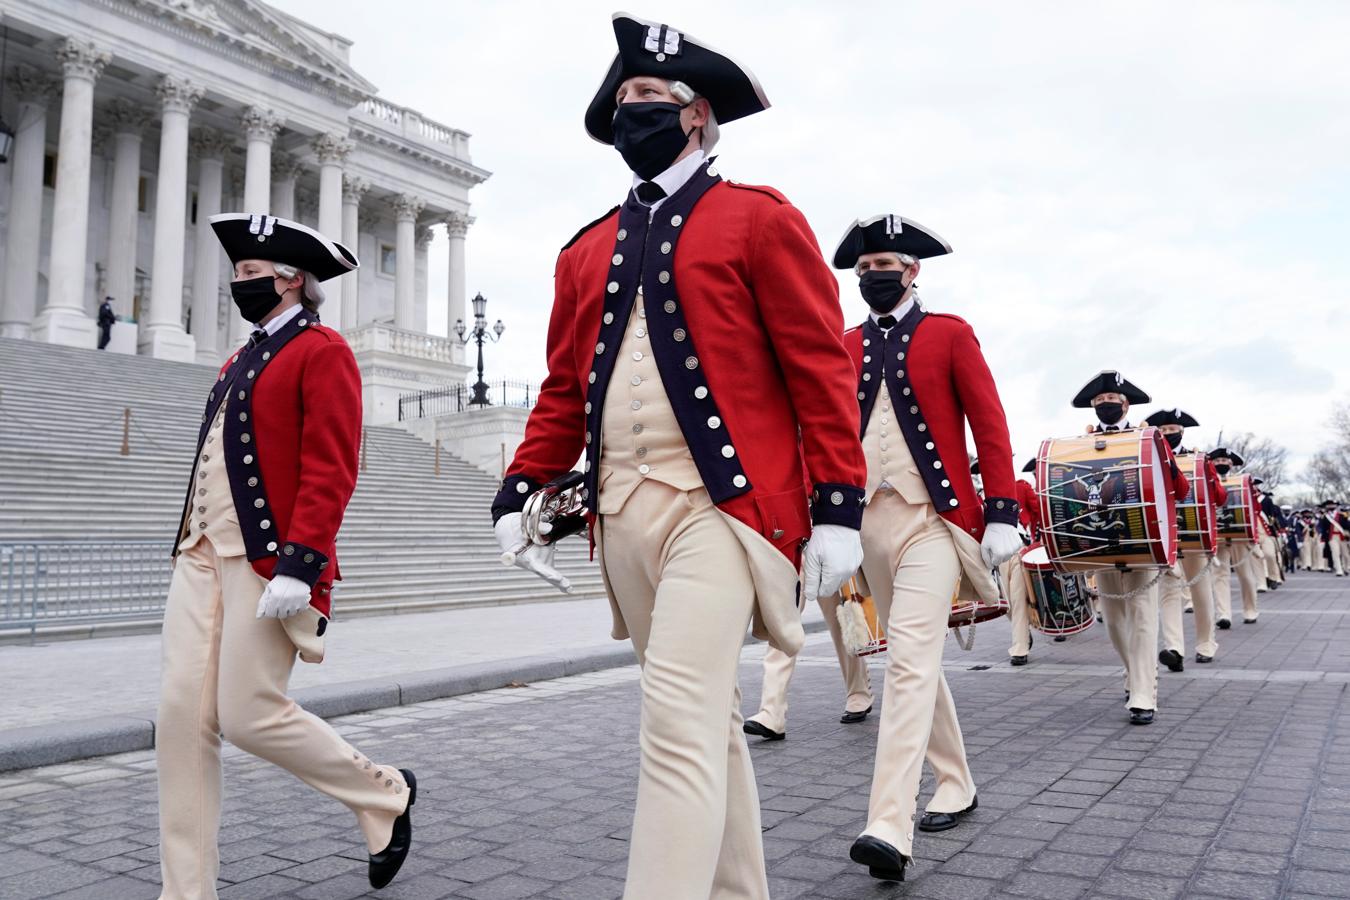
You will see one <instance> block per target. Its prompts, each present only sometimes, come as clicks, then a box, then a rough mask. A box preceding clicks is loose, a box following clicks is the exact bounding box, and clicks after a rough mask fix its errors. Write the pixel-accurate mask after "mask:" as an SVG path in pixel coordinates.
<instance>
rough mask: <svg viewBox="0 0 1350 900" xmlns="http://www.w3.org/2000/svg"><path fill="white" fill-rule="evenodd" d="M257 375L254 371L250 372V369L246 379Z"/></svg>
mask: <svg viewBox="0 0 1350 900" xmlns="http://www.w3.org/2000/svg"><path fill="white" fill-rule="evenodd" d="M257 374H258V373H257V372H255V371H254V370H252V369H249V370H248V377H249V378H252V377H253V376H254V375H257Z"/></svg>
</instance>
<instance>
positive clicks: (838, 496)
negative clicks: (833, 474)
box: [830, 491, 844, 506]
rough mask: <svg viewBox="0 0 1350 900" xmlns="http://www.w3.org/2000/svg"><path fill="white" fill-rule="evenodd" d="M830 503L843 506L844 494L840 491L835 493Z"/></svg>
mask: <svg viewBox="0 0 1350 900" xmlns="http://www.w3.org/2000/svg"><path fill="white" fill-rule="evenodd" d="M830 502H831V503H833V504H834V505H835V506H843V505H844V495H843V493H841V492H840V491H835V492H834V493H832V494H830Z"/></svg>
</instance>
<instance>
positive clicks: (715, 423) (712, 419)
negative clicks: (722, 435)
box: [708, 416, 722, 428]
mask: <svg viewBox="0 0 1350 900" xmlns="http://www.w3.org/2000/svg"><path fill="white" fill-rule="evenodd" d="M708 427H709V428H721V427H722V420H721V419H719V418H717V416H709V417H708Z"/></svg>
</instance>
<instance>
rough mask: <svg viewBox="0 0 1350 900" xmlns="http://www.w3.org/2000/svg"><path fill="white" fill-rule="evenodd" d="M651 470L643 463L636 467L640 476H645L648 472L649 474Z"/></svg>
mask: <svg viewBox="0 0 1350 900" xmlns="http://www.w3.org/2000/svg"><path fill="white" fill-rule="evenodd" d="M651 470H652V467H651V466H649V465H647V464H646V463H643V464H642V465H640V466H638V472H639V473H641V474H643V475H646V474H647V473H648V472H650V471H651Z"/></svg>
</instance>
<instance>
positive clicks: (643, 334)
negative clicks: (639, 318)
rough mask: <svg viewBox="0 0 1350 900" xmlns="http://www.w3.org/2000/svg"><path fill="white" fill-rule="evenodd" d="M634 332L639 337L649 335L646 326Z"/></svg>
mask: <svg viewBox="0 0 1350 900" xmlns="http://www.w3.org/2000/svg"><path fill="white" fill-rule="evenodd" d="M633 334H634V335H636V336H637V337H640V338H643V337H646V336H647V329H645V328H639V329H638V330H637V331H635V332H633Z"/></svg>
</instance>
